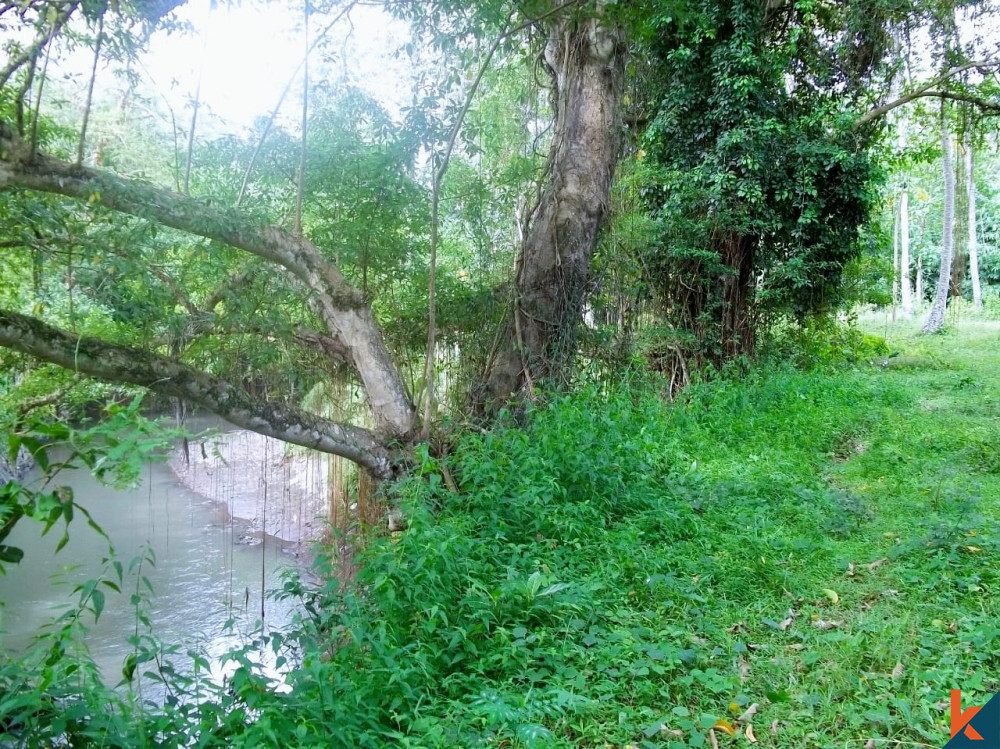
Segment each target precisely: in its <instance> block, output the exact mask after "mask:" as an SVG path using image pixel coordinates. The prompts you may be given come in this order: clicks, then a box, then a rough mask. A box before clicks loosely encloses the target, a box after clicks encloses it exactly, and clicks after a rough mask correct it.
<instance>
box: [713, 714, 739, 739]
mask: <svg viewBox="0 0 1000 749" xmlns="http://www.w3.org/2000/svg"><path fill="white" fill-rule="evenodd" d="M712 730H713V731H722V732H723V733H726V734H729V735H730V736H735V735H736V729H735V728H734V727H733V724H732V723H730V722H729V721H728V720H726V719H725V718H719V719H718V720H717V721H715V725H714V726H712Z"/></svg>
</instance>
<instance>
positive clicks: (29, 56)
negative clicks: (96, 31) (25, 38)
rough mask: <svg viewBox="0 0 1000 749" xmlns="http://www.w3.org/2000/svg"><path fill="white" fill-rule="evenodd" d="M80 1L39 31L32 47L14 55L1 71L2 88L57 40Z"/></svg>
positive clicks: (72, 4) (0, 81) (0, 83)
mask: <svg viewBox="0 0 1000 749" xmlns="http://www.w3.org/2000/svg"><path fill="white" fill-rule="evenodd" d="M79 4H80V3H79V1H78V0H77V2H71V3H70V4H69V5H68V6H66V8H65V10H63V11H61V12H60V11H57V14H56V17H55V19H54V20H53V21H52V23H51V24H46V25H45V26H44V27H43V28H42V29H40V30H39V32H38V35H37V36H36V37H35V41H34V42H32V43H31V45H30V46H28V47H26V48H25V49H24V51H23V52H21V54H19V55H13V56H12V57H11V59H10V60H9V61H8V62H7V65H6V66H5V67H4V69H3V70H0V88H3V87H4V86H5V85H7V81H9V80H10V77H11V76H12V75H14V73H16V72H17V71H18V70H19V69H20V68H21V66H22V65H24V64H25V63H26V62H29V61H31V60H33V59H34V58H35V57H36V56H37V55H38V54H39V53H40V52H41V51H42V48H43V47H44V46H45V45H46V44H48V43H49V42H51V41H52V40H53V39H55V37H56V34H58V33H59V31H60V30H61V29H62V27H63V25H64V24H65V23H66V21H68V20H69V17H70V16H71V15H73V11H75V10H76V8H77V6H78V5H79Z"/></svg>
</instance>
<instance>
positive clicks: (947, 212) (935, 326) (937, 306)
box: [923, 102, 955, 333]
mask: <svg viewBox="0 0 1000 749" xmlns="http://www.w3.org/2000/svg"><path fill="white" fill-rule="evenodd" d="M951 148H952V146H951V131H950V130H949V128H948V118H947V115H946V114H945V112H944V103H943V102H942V104H941V149H942V151H943V152H944V155H943V157H942V162H943V163H942V166H941V168H942V169H943V170H944V237H943V238H942V241H941V271H940V273H939V274H938V282H937V289H936V291H935V293H934V303H933V304H932V305H931V312H930V314H929V315H928V316H927V322H925V323H924V327H923V332H924V333H936V332H937V331H939V330H941V328H942V327H943V326H944V312H945V308H946V307H947V306H948V290H949V288H950V286H951V258H952V252H953V249H954V244H955V169H954V168H953V167H952V158H951Z"/></svg>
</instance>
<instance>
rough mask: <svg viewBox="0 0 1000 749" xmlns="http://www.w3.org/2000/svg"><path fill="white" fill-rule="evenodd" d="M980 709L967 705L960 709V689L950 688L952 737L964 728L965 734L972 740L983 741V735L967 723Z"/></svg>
mask: <svg viewBox="0 0 1000 749" xmlns="http://www.w3.org/2000/svg"><path fill="white" fill-rule="evenodd" d="M980 710H982V708H981V707H967V708H965V712H963V711H962V690H961V689H952V690H951V735H952V737H953V738H954V736H955V734H957V733H958V732H959V731H961V730H962V729H963V728H964V729H965V731H964V733H965V735H966V736H967V737H968V738H970V739H972V740H973V741H983V737H982V736H980V735H979V734H978V733H977V732H976V729H975V728H973V727H972V726H970V725H969V721H970V720H972V718H973V716H975V715H976V714H977V713H978V712H979V711H980Z"/></svg>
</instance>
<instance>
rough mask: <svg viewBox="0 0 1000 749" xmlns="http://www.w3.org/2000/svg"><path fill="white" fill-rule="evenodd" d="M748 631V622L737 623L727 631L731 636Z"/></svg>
mask: <svg viewBox="0 0 1000 749" xmlns="http://www.w3.org/2000/svg"><path fill="white" fill-rule="evenodd" d="M746 629H747V623H746V622H736V624H734V625H732V626H731V627H729V628H727V629H726V631H727V632H728V633H729V634H731V635H735V634H736V633H737V632H745V631H746Z"/></svg>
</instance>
